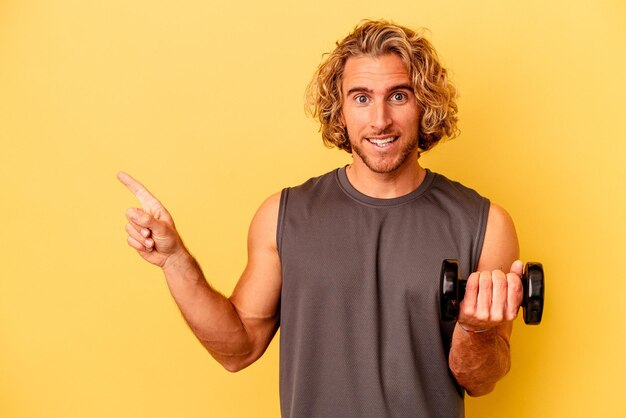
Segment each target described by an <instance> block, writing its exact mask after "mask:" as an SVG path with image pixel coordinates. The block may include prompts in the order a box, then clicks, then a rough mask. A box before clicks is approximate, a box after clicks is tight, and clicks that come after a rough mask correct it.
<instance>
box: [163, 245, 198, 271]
mask: <svg viewBox="0 0 626 418" xmlns="http://www.w3.org/2000/svg"><path fill="white" fill-rule="evenodd" d="M193 264H195V260H194V258H193V257H192V256H191V254H190V253H189V251H187V249H186V248H184V247H183V248H181V249H180V250H178V251H176V252H175V253H172V254H170V255H169V256H168V257H167V258H166V259H165V261H164V262H163V265H162V266H161V268H162V269H163V272H164V273H166V274H167V273H168V272H173V271H181V270H187V269H188V268H189V267H190V266H191V265H193Z"/></svg>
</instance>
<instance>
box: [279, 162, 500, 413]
mask: <svg viewBox="0 0 626 418" xmlns="http://www.w3.org/2000/svg"><path fill="white" fill-rule="evenodd" d="M488 211H489V201H488V200H487V199H486V198H484V197H481V196H480V195H479V194H478V193H476V192H475V191H474V190H472V189H469V188H467V187H465V186H463V185H461V184H460V183H457V182H454V181H451V180H449V179H447V178H446V177H444V176H442V175H440V174H436V173H434V172H432V171H430V170H426V177H425V179H424V181H423V182H422V183H421V184H420V185H419V187H418V188H417V189H416V190H414V191H413V192H411V193H409V194H407V195H404V196H401V197H398V198H392V199H377V198H372V197H369V196H366V195H364V194H362V193H360V192H359V191H357V190H356V189H355V188H354V187H353V186H352V185H351V184H350V182H349V181H348V178H347V176H346V171H345V167H344V168H340V169H337V170H334V171H331V172H330V173H327V174H325V175H322V176H320V177H317V178H313V179H310V180H308V181H307V182H305V183H304V184H302V185H300V186H298V187H293V188H287V189H284V190H283V192H282V193H281V201H280V209H279V220H278V229H277V244H278V249H279V255H280V260H281V267H282V291H281V302H280V372H279V375H280V406H281V414H282V416H284V417H298V418H300V417H462V416H464V402H463V399H464V391H463V389H462V388H461V387H460V386H459V385H458V384H457V383H456V380H455V379H454V377H453V375H452V373H451V371H450V369H449V366H448V354H449V351H450V343H451V340H452V332H453V330H454V322H443V321H441V320H440V318H439V292H440V272H441V263H442V261H443V260H444V259H446V258H454V259H458V260H459V262H460V266H461V274H462V276H463V277H467V276H468V275H469V274H470V272H472V271H474V270H475V269H476V268H477V265H478V259H479V257H480V253H481V249H482V245H483V239H484V235H485V228H486V224H487V215H488Z"/></svg>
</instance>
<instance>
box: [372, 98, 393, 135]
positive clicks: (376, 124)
mask: <svg viewBox="0 0 626 418" xmlns="http://www.w3.org/2000/svg"><path fill="white" fill-rule="evenodd" d="M389 125H391V115H390V112H389V108H388V106H387V103H385V102H384V101H382V102H378V103H375V104H374V105H372V107H371V114H370V126H371V128H372V129H374V130H376V132H383V131H384V130H385V129H387V128H388V127H389Z"/></svg>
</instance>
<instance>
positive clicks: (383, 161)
mask: <svg viewBox="0 0 626 418" xmlns="http://www.w3.org/2000/svg"><path fill="white" fill-rule="evenodd" d="M400 139H401V138H398V139H397V140H396V141H399V140H400ZM351 145H352V151H353V152H354V153H355V154H356V155H358V156H359V158H360V159H361V160H362V161H363V163H364V164H365V166H366V167H367V168H369V169H370V170H372V171H373V172H374V173H378V174H389V173H393V172H394V171H396V170H398V169H399V168H400V167H402V165H403V164H404V163H405V162H406V160H407V158H409V157H410V156H411V155H412V154H413V152H414V151H415V150H416V149H417V146H418V138H415V139H414V140H413V139H412V140H411V141H409V142H407V143H406V144H403V145H402V147H401V148H400V151H399V153H397V157H395V158H394V155H393V154H395V153H392V152H385V151H382V150H381V151H379V152H377V155H376V156H371V155H368V154H367V152H366V151H365V150H364V149H363V147H361V146H360V144H356V143H353V144H351Z"/></svg>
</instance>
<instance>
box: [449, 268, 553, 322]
mask: <svg viewBox="0 0 626 418" xmlns="http://www.w3.org/2000/svg"><path fill="white" fill-rule="evenodd" d="M466 284H467V279H463V278H461V274H460V272H459V262H458V261H457V260H443V264H442V266H441V294H440V302H441V319H442V320H444V321H456V319H457V317H458V315H459V304H460V303H461V301H462V300H463V297H464V296H465V285H466ZM522 287H523V289H524V297H523V299H522V309H523V313H524V322H525V323H526V324H528V325H539V323H540V322H541V316H542V315H543V300H544V291H545V286H544V276H543V266H542V265H541V263H526V266H525V267H524V273H523V274H522Z"/></svg>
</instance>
